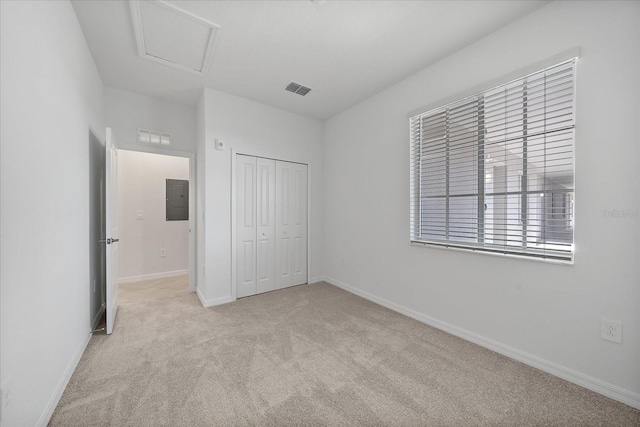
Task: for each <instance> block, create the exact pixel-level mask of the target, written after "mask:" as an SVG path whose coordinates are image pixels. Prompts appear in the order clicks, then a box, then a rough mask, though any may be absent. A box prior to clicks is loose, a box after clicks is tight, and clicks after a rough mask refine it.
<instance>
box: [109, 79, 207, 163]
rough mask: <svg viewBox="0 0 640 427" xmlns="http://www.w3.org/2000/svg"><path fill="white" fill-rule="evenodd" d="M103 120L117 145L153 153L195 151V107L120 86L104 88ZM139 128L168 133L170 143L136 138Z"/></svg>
mask: <svg viewBox="0 0 640 427" xmlns="http://www.w3.org/2000/svg"><path fill="white" fill-rule="evenodd" d="M104 105H105V107H104V108H105V123H106V125H107V126H109V127H110V128H111V129H112V130H113V134H114V136H115V137H116V141H117V142H118V148H125V149H129V150H137V151H152V152H156V153H162V152H163V151H164V152H170V151H172V150H173V151H184V152H188V153H195V152H196V109H195V108H194V107H191V106H186V105H180V104H176V103H173V102H169V101H164V100H161V99H156V98H152V97H150V96H146V95H140V94H137V93H133V92H128V91H125V90H120V89H113V88H108V87H105V88H104ZM138 129H148V130H153V131H159V132H166V133H169V134H171V138H172V143H171V146H169V147H168V148H165V147H163V146H150V145H148V144H141V143H139V142H137V136H138Z"/></svg>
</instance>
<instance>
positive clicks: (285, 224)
mask: <svg viewBox="0 0 640 427" xmlns="http://www.w3.org/2000/svg"><path fill="white" fill-rule="evenodd" d="M306 282H307V166H306V165H301V164H298V163H289V162H281V161H276V288H277V289H281V288H286V287H288V286H294V285H301V284H303V283H306Z"/></svg>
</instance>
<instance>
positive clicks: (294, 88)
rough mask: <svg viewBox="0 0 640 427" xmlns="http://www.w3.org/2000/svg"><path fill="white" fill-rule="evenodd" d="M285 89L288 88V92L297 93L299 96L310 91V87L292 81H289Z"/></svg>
mask: <svg viewBox="0 0 640 427" xmlns="http://www.w3.org/2000/svg"><path fill="white" fill-rule="evenodd" d="M285 90H288V91H289V92H293V93H297V94H298V95H300V96H305V95H306V94H308V93H309V92H311V89H310V88H308V87H306V86H302V85H301V84H298V83H294V82H291V83H289V84H288V85H287V87H285Z"/></svg>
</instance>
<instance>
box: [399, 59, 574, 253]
mask: <svg viewBox="0 0 640 427" xmlns="http://www.w3.org/2000/svg"><path fill="white" fill-rule="evenodd" d="M578 57H579V50H578V49H571V50H569V51H567V52H564V53H562V54H560V55H556V56H554V57H552V58H548V59H547V60H545V61H541V62H539V63H536V64H533V65H531V66H529V67H527V68H526V69H523V70H519V71H516V72H514V73H511V74H510V75H508V76H505V77H502V78H500V79H497V80H494V81H492V82H489V83H487V84H485V85H483V86H481V87H478V88H474V89H473V90H470V91H468V92H467V93H468V95H457V96H454V97H451V98H449V100H444V101H441V102H438V103H437V104H436V106H435V108H433V107H429V108H422V109H419V110H417V111H414V112H411V113H410V114H409V133H410V135H409V140H410V194H409V197H410V215H409V216H410V219H409V220H410V236H409V237H410V243H411V244H412V245H417V246H428V247H436V248H447V249H455V250H462V251H472V252H478V253H486V254H499V255H504V256H508V257H516V258H524V259H531V260H542V261H550V262H558V263H563V264H573V262H574V258H575V222H576V221H575V214H574V212H575V208H574V206H575V205H574V203H575V170H576V168H575V145H576V141H575V129H576V125H577V115H576V110H577V108H576V107H577V106H576V91H575V86H576V81H577V71H576V68H577V60H578ZM567 63H572V71H571V73H572V74H571V75H572V81H571V83H572V84H573V92H572V96H573V97H572V101H571V108H572V110H571V111H572V118H573V123H572V124H571V125H570V126H567V127H566V128H561V130H560V131H561V132H565V131H566V132H569V133H570V137H571V154H570V156H571V159H572V165H571V171H570V172H571V174H572V184H573V185H572V188H571V191H569V192H565V193H564V194H563V196H562V197H563V198H564V199H563V200H564V204H565V206H569V205H570V209H569V210H570V212H569V215H570V217H566V215H567V213H566V212H565V213H564V214H563V215H564V218H565V220H566V221H567V223H570V224H571V227H570V228H571V240H570V243H569V245H568V247H569V248H570V249H569V250H558V249H556V250H554V249H553V248H552V245H553V243H551V242H549V241H547V240H546V234H543V235H544V240H543V242H542V243H541V248H535V247H531V246H532V245H531V244H530V242H529V241H528V234H527V233H528V230H527V223H528V221H527V216H528V214H529V210H528V203H529V197H530V195H531V194H535V193H538V192H539V190H530V189H527V190H525V191H522V185H523V183H526V181H525V180H527V179H528V177H529V174H528V161H527V156H528V151H527V150H528V145H527V144H528V142H527V141H528V139H527V132H528V128H527V119H528V91H527V83H526V82H527V78H529V77H530V76H532V75H536V74H539V73H542V72H546V71H547V70H548V69H550V68H554V67H558V66H561V65H563V64H567ZM517 81H523V82H525V83H524V85H523V88H524V89H523V95H522V116H523V135H524V137H523V138H522V140H523V144H522V165H523V166H522V171H521V173H520V175H519V178H518V179H519V183H518V187H519V191H517V192H516V193H518V194H516V196H519V202H518V214H517V216H518V221H519V222H520V224H521V228H522V234H521V235H519V237H521V241H522V249H519V250H514V249H513V248H514V247H517V246H515V245H512V246H508V245H507V244H506V243H505V244H502V245H500V244H497V245H494V244H490V243H486V240H485V239H486V236H487V233H486V230H485V229H486V228H487V225H486V223H485V218H484V217H485V210H486V199H487V198H488V197H487V196H493V194H491V193H489V194H488V193H486V192H485V180H486V158H485V148H486V136H485V131H486V129H485V124H484V108H485V105H484V101H485V95H486V94H487V93H489V91H490V90H492V89H495V88H500V87H503V86H507V85H509V84H510V83H512V82H517ZM451 99H453V100H451ZM545 102H546V101H545ZM473 104H475V105H476V108H477V114H476V116H475V117H476V120H475V122H474V123H475V125H477V127H478V130H477V134H476V135H475V138H476V143H475V145H474V147H473V149H475V151H476V152H477V163H476V164H475V167H476V168H477V178H476V181H475V182H473V181H472V183H473V184H474V185H477V188H476V192H475V193H473V194H470V196H472V197H476V198H477V201H476V204H477V217H476V219H475V220H471V221H470V222H469V223H468V224H470V225H472V226H473V225H475V228H476V234H477V240H476V241H475V242H466V243H465V242H463V241H462V240H460V239H458V240H450V237H447V236H449V224H450V222H451V216H450V212H449V201H450V200H451V194H450V193H449V184H450V179H451V177H450V174H449V161H450V160H449V146H448V145H449V142H448V141H447V142H445V144H446V146H447V148H446V156H445V157H446V160H445V162H446V172H445V176H446V187H447V188H446V194H445V195H444V196H441V197H444V198H445V199H446V213H445V215H444V217H445V221H446V232H445V234H444V235H445V238H443V239H436V238H433V237H428V236H426V234H427V233H424V232H423V229H422V227H423V226H424V225H423V221H422V220H421V219H420V216H421V211H422V209H423V208H422V201H423V200H424V198H425V196H424V195H423V193H424V191H423V184H422V180H423V179H424V175H423V172H422V171H421V168H422V166H421V167H419V168H417V167H415V164H414V161H415V159H414V150H415V149H416V147H415V144H416V141H415V137H414V126H415V123H414V120H416V119H418V120H419V126H422V122H421V121H420V120H421V119H422V118H431V117H435V116H436V115H437V114H442V113H443V112H444V114H445V115H448V114H449V111H450V110H451V109H453V108H457V107H460V106H465V105H473ZM505 108H506V107H505ZM478 117H483V119H482V120H479V119H477V118H478ZM448 120H449V119H448V117H447V118H446V119H445V123H446V124H447V126H448V125H449V121H448ZM447 129H448V127H447ZM421 131H422V129H421V130H420V132H421ZM555 131H557V129H556V130H554V131H553V132H555ZM542 134H545V135H546V131H545V132H542ZM424 141H425V140H424V139H423V138H422V135H421V136H420V138H419V143H418V144H419V145H420V147H419V149H420V150H422V148H423V145H422V144H423V143H424ZM545 144H546V142H545ZM420 156H423V154H422V152H421V153H420ZM420 162H422V157H421V159H420ZM545 165H546V159H545ZM545 173H546V172H545ZM425 175H426V174H425ZM544 176H545V179H546V175H544ZM416 183H418V184H416ZM416 189H417V191H416ZM543 193H544V196H547V195H548V196H549V197H551V203H553V202H554V200H555V199H556V198H555V196H556V195H557V194H559V193H560V191H557V190H556V191H554V190H553V189H551V190H546V189H545V190H544V192H543ZM568 193H571V194H570V195H568ZM507 194H509V192H508V191H507V192H506V193H505V196H506V195H507ZM510 195H512V196H513V194H510ZM429 197H438V196H427V197H426V198H429ZM541 197H543V196H541ZM541 203H542V202H541ZM546 220H547V218H546V217H545V221H546ZM473 221H475V224H473ZM507 223H508V220H507V219H505V224H507ZM544 233H546V231H545V232H544Z"/></svg>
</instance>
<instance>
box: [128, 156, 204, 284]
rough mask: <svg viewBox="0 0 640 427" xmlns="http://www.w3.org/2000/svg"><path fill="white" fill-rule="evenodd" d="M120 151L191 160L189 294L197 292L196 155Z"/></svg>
mask: <svg viewBox="0 0 640 427" xmlns="http://www.w3.org/2000/svg"><path fill="white" fill-rule="evenodd" d="M119 149H120V150H126V151H138V152H141V153H149V154H159V155H161V156H170V157H183V158H187V159H189V268H188V270H189V292H195V291H196V280H197V277H196V272H197V270H196V262H197V261H196V258H197V254H196V197H195V195H196V176H197V175H196V154H195V153H191V152H189V151H180V150H172V149H170V148H167V149H158V148H156V147H153V146H149V147H147V146H131V145H127V146H123V147H119Z"/></svg>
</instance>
